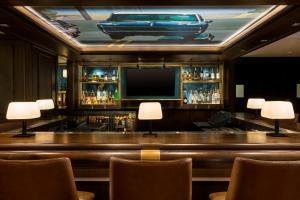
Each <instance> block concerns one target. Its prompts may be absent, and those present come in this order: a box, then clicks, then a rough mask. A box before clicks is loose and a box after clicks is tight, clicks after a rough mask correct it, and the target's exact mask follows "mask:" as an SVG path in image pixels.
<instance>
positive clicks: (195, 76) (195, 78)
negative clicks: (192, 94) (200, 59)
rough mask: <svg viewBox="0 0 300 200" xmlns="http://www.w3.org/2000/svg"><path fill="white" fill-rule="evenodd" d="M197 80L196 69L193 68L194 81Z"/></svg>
mask: <svg viewBox="0 0 300 200" xmlns="http://www.w3.org/2000/svg"><path fill="white" fill-rule="evenodd" d="M197 79H198V74H197V67H195V68H194V80H197Z"/></svg>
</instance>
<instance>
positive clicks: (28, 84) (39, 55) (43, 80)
mask: <svg viewBox="0 0 300 200" xmlns="http://www.w3.org/2000/svg"><path fill="white" fill-rule="evenodd" d="M0 57H1V58H0V93H1V98H0V119H4V117H5V114H6V110H7V105H8V103H9V102H11V101H35V100H37V99H41V98H52V97H55V69H56V56H55V55H52V54H49V53H47V51H44V50H42V49H39V48H37V47H35V46H34V45H32V44H31V43H28V42H25V41H22V40H8V39H7V40H0Z"/></svg>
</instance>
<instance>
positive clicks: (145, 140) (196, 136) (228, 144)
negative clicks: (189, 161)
mask: <svg viewBox="0 0 300 200" xmlns="http://www.w3.org/2000/svg"><path fill="white" fill-rule="evenodd" d="M13 135H14V134H12V133H1V134H0V150H55V149H56V150H62V149H64V150H105V149H107V150H141V149H160V150H168V149H184V150H189V149H193V150H197V149H201V150H204V149H208V150H213V149H215V150H221V149H224V150H226V149H228V150H258V149H259V150H268V149H269V150H280V149H284V150H287V149H288V150H292V149H294V150H300V134H299V133H287V136H288V137H279V138H278V137H270V136H267V135H266V132H259V131H255V132H251V131H240V132H238V131H235V132H234V133H225V132H219V131H216V132H209V133H205V132H180V133H178V132H160V133H158V136H157V137H154V136H147V137H143V132H130V133H126V134H122V133H118V132H110V133H99V132H98V133H97V132H89V133H86V132H72V133H71V132H37V133H36V134H35V136H33V137H27V138H16V137H12V136H13Z"/></svg>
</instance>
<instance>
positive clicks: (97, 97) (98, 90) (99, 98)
mask: <svg viewBox="0 0 300 200" xmlns="http://www.w3.org/2000/svg"><path fill="white" fill-rule="evenodd" d="M96 99H97V102H98V104H100V101H101V91H100V86H99V87H98V89H97V94H96Z"/></svg>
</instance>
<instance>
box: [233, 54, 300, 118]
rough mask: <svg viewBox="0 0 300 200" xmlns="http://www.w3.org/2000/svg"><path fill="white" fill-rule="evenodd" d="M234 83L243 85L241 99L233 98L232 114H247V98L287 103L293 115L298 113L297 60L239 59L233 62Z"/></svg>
mask: <svg viewBox="0 0 300 200" xmlns="http://www.w3.org/2000/svg"><path fill="white" fill-rule="evenodd" d="M231 64H232V65H234V72H233V73H234V77H235V81H234V84H233V85H232V87H233V89H234V90H235V88H234V87H235V84H243V85H244V95H245V97H244V98H235V96H234V98H233V100H232V102H234V107H235V111H239V112H240V111H247V112H250V111H249V110H248V109H247V108H246V105H247V100H248V98H251V97H252V98H255V97H263V98H265V99H266V100H288V101H291V102H292V103H293V106H294V110H295V112H296V113H299V112H300V98H297V97H296V84H300V75H299V66H300V58H296V57H295V58H240V59H237V60H236V61H235V62H234V63H231Z"/></svg>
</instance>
